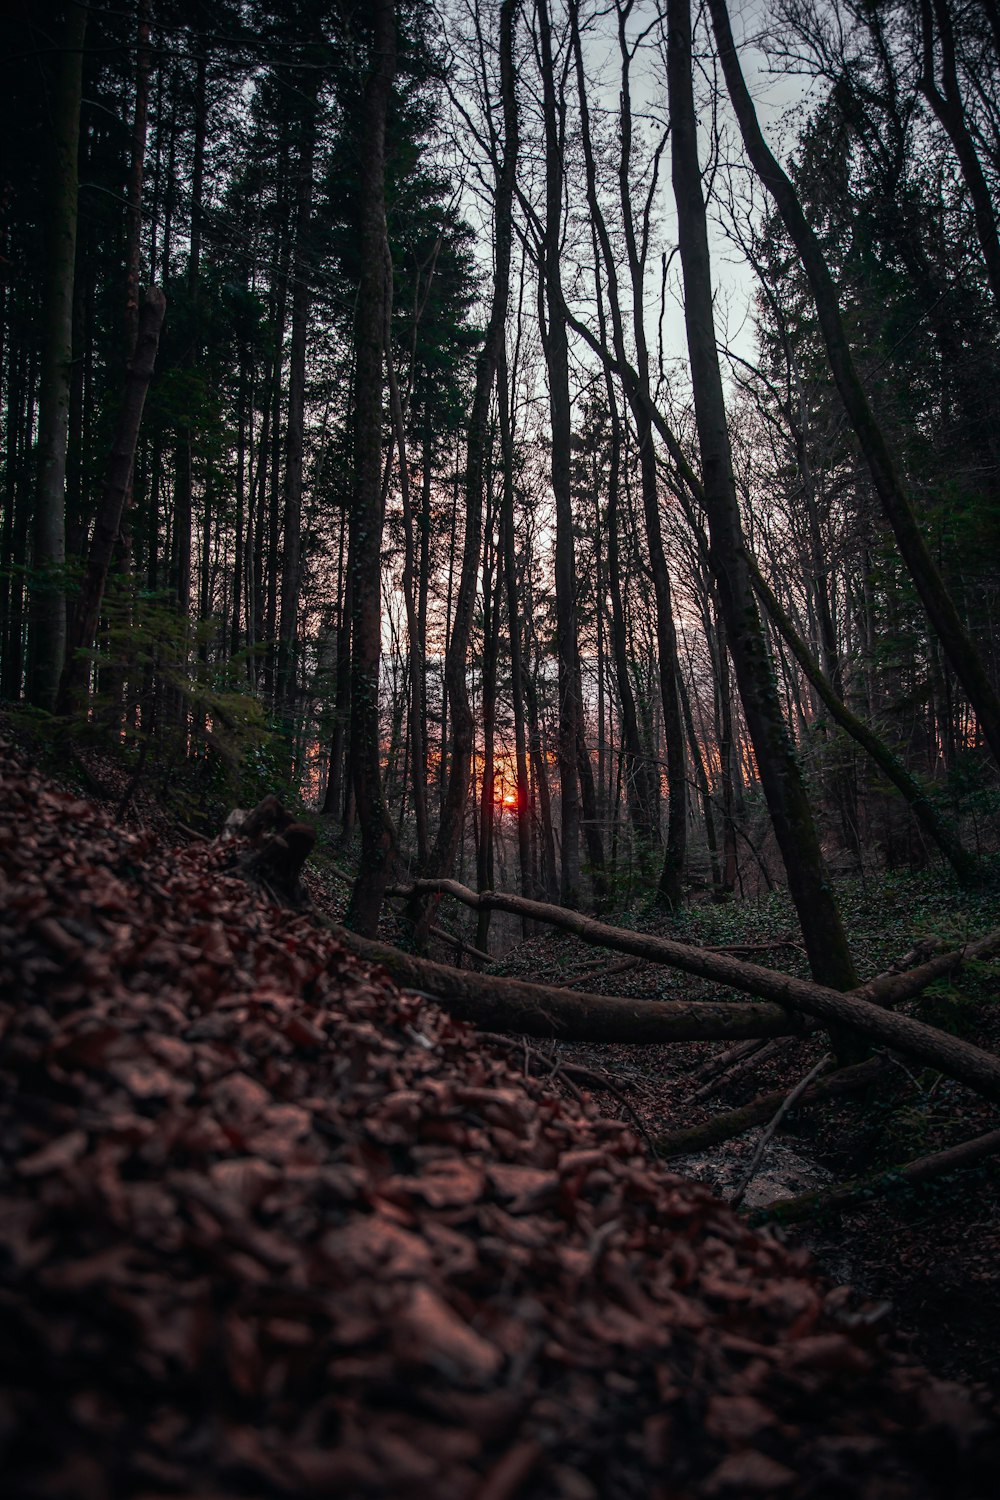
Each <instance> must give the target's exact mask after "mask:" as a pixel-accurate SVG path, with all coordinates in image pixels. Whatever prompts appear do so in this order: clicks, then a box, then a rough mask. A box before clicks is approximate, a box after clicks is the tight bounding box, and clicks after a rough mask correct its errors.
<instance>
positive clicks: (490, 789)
mask: <svg viewBox="0 0 1000 1500" xmlns="http://www.w3.org/2000/svg"><path fill="white" fill-rule="evenodd" d="M492 512H493V506H492V504H491V503H490V502H489V501H488V502H487V515H486V536H487V544H486V548H485V550H484V555H483V586H482V590H483V591H482V599H483V671H482V699H481V705H482V711H481V715H480V717H481V722H482V728H483V777H482V786H481V788H480V797H479V849H478V853H477V859H476V884H477V885H478V887H479V889H480V890H489V889H490V888H491V887H492V885H493V825H494V816H495V813H496V718H497V653H498V650H499V646H500V637H499V603H500V599H499V577H498V573H499V562H498V553H499V552H501V551H502V549H503V521H502V520H501V522H500V538H499V547H494V546H493V543H492V536H493V525H494V518H493V514H492ZM490 916H491V913H490V911H489V908H488V907H480V909H479V916H478V920H477V923H476V946H477V947H478V948H479V949H481V950H483V951H485V952H488V951H489V946H490Z"/></svg>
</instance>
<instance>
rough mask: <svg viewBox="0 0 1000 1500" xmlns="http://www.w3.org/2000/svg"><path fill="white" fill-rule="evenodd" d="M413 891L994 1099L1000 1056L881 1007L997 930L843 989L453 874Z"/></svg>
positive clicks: (978, 951) (978, 948) (975, 949)
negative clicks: (767, 1004)
mask: <svg viewBox="0 0 1000 1500" xmlns="http://www.w3.org/2000/svg"><path fill="white" fill-rule="evenodd" d="M412 889H413V890H414V892H416V893H418V894H419V893H430V892H435V891H437V892H441V893H443V894H447V895H451V896H454V897H455V898H456V899H457V900H459V901H462V902H464V903H465V905H467V906H471V907H474V908H477V909H479V908H488V909H492V910H497V911H508V912H514V913H515V915H520V916H527V917H531V918H533V919H534V920H536V921H540V922H548V923H549V924H550V925H551V926H553V927H561V928H563V929H564V930H566V931H568V932H573V933H575V934H576V936H577V937H579V938H580V939H582V941H583V942H585V943H594V944H596V945H597V946H599V947H603V948H611V949H615V950H617V951H619V952H623V953H632V954H634V955H635V956H636V957H638V958H648V959H651V960H652V961H653V962H655V963H662V964H668V965H670V966H671V967H673V968H676V969H681V970H683V971H684V972H685V973H688V974H697V975H698V976H699V977H700V978H702V979H710V980H713V981H715V982H716V983H717V984H725V985H728V986H729V987H730V988H732V989H737V990H742V991H743V992H744V993H745V994H750V995H757V996H759V997H760V998H762V999H765V1000H772V1001H773V1002H774V1003H775V1004H777V1005H783V1006H786V1007H788V1008H789V1009H790V1010H796V1011H801V1012H802V1013H803V1014H805V1015H807V1016H812V1017H813V1018H814V1019H815V1020H818V1021H823V1022H824V1023H826V1024H827V1025H831V1026H833V1027H845V1026H847V1027H851V1028H853V1029H854V1030H855V1031H857V1032H860V1033H861V1035H862V1036H866V1037H869V1038H870V1039H871V1040H873V1041H876V1042H880V1043H881V1044H882V1045H883V1046H886V1047H891V1048H893V1049H894V1050H896V1051H898V1052H902V1053H904V1054H905V1055H906V1056H908V1057H913V1058H916V1059H917V1061H918V1062H922V1063H926V1064H928V1065H929V1066H930V1067H933V1068H937V1069H938V1071H939V1072H941V1073H946V1074H947V1075H948V1077H949V1078H954V1079H956V1080H957V1081H958V1082H960V1083H964V1084H966V1085H967V1086H968V1087H969V1088H972V1089H975V1090H976V1091H977V1092H978V1093H980V1094H982V1095H983V1096H984V1097H985V1098H987V1099H993V1100H997V1101H1000V1058H997V1057H995V1056H994V1055H993V1054H991V1053H989V1052H985V1051H983V1049H982V1048H981V1047H975V1046H973V1044H972V1043H971V1042H966V1041H964V1040H962V1039H961V1038H960V1037H956V1036H951V1035H950V1034H949V1033H947V1032H943V1031H939V1030H937V1029H936V1028H935V1027H933V1026H927V1025H925V1024H924V1022H922V1021H916V1020H914V1019H913V1018H912V1017H911V1016H898V1015H894V1014H892V1013H891V1012H890V1011H888V1010H885V1009H883V1008H882V1006H883V1005H888V1004H894V1003H897V1001H898V999H899V998H901V997H902V998H908V997H909V996H910V995H911V994H917V993H919V992H920V990H921V989H923V988H924V987H925V986H926V985H927V984H930V983H931V982H932V980H933V979H936V978H939V977H940V976H941V975H942V974H943V973H948V972H950V970H953V969H956V968H958V967H959V965H960V964H961V963H962V962H963V960H964V959H965V958H966V957H968V958H974V957H975V958H980V957H985V956H986V955H987V954H990V953H993V952H994V951H995V950H996V949H997V948H1000V931H998V932H994V933H991V934H990V935H989V936H988V937H986V938H982V939H980V940H979V942H978V943H973V944H970V945H969V947H968V948H966V949H963V950H961V951H958V952H956V953H953V954H940V955H939V956H938V957H936V958H932V959H931V960H929V962H928V963H926V964H922V965H921V966H920V967H919V968H917V969H912V970H910V972H909V973H907V974H889V975H880V976H879V977H878V979H875V980H872V981H871V982H870V983H869V984H867V985H863V986H862V987H861V988H860V989H857V990H852V991H850V993H843V992H841V991H840V990H833V989H830V988H828V987H827V986H826V985H822V984H816V983H814V982H813V981H811V980H807V979H797V978H795V977H794V976H792V975H790V974H782V973H779V972H778V971H776V970H774V969H765V968H763V967H762V966H761V965H760V964H752V963H747V962H746V961H745V960H744V959H738V958H733V957H731V956H729V955H728V954H722V953H709V952H707V951H706V950H705V949H703V948H695V947H693V946H691V945H690V944H687V943H678V942H675V941H674V940H672V939H670V938H662V937H654V936H653V935H652V934H649V933H641V932H629V931H627V930H626V929H625V928H622V927H609V926H608V925H607V924H606V923H604V922H598V921H595V920H594V919H593V918H592V917H588V916H586V915H584V914H583V913H582V912H576V911H570V910H568V909H567V908H566V907H562V906H553V905H551V904H550V903H549V902H546V901H530V900H528V899H527V898H526V897H523V896H512V895H508V894H507V893H506V892H500V891H483V892H481V893H477V892H476V891H472V890H469V888H468V887H467V886H464V885H460V884H459V882H458V881H457V880H418V881H416V882H415V883H414V886H413V887H412ZM501 1029H502V1028H501ZM742 1034H743V1035H748V1033H742ZM771 1034H772V1035H778V1034H780V1033H777V1032H774V1033H771Z"/></svg>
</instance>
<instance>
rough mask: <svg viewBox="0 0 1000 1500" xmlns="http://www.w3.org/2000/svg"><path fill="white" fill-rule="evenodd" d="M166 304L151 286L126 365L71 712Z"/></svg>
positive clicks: (71, 678)
mask: <svg viewBox="0 0 1000 1500" xmlns="http://www.w3.org/2000/svg"><path fill="white" fill-rule="evenodd" d="M166 307H167V304H166V298H165V297H164V295H163V293H162V292H161V291H160V289H159V287H150V288H149V291H148V292H147V293H146V298H145V301H144V303H143V306H142V311H141V313H140V317H139V328H138V334H137V339H136V345H135V353H134V355H133V357H132V361H131V363H130V365H129V370H128V378H127V381H126V385H125V395H124V398H123V401H122V409H121V412H120V414H119V418H118V428H117V431H116V433H115V440H114V444H113V446H112V449H111V457H110V460H109V462H108V467H107V471H106V473H105V476H104V484H103V486H102V488H101V498H100V502H99V505H98V511H97V519H96V521H95V523H94V535H93V539H92V541H91V544H90V552H89V555H88V558H87V568H86V572H85V574H84V578H83V584H82V586H81V589H80V596H79V598H78V600H77V603H76V609H75V610H74V613H73V619H72V624H71V627H70V629H69V632H68V639H67V653H66V664H65V666H64V667H63V672H62V677H61V680H60V683H59V695H58V708H59V712H60V713H70V712H72V710H73V709H74V708H75V707H76V706H77V703H78V700H79V698H80V695H81V692H82V691H83V689H84V687H85V685H86V679H87V672H88V663H87V658H86V656H85V655H84V654H83V653H85V652H86V651H88V650H89V648H90V647H91V646H92V645H93V642H94V638H95V636H96V635H97V627H98V623H99V621H100V615H101V603H102V600H103V598H104V587H105V584H106V583H107V578H108V569H109V568H110V566H111V558H112V556H113V553H114V547H115V542H116V540H117V537H118V531H119V526H120V524H121V519H122V512H123V510H124V507H125V502H126V498H127V496H128V494H129V492H130V490H131V482H132V468H133V464H134V462H135V450H136V444H137V442H138V438H139V425H140V423H141V421H142V411H143V407H144V405H145V402H146V392H147V391H148V389H149V383H150V380H151V379H152V376H153V367H154V365H155V363H156V352H157V349H158V347H159V341H160V330H161V328H162V327H163V318H164V315H165V313H166Z"/></svg>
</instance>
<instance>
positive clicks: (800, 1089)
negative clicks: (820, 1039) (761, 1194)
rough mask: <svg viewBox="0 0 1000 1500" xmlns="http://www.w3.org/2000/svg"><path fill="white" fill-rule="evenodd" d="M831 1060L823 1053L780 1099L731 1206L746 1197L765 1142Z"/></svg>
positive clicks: (765, 1144) (829, 1053) (736, 1205)
mask: <svg viewBox="0 0 1000 1500" xmlns="http://www.w3.org/2000/svg"><path fill="white" fill-rule="evenodd" d="M831 1062H833V1053H832V1052H826V1053H824V1054H823V1056H822V1057H821V1058H820V1060H819V1062H818V1063H817V1064H816V1066H815V1067H813V1068H810V1069H809V1072H808V1073H806V1075H805V1077H803V1078H800V1079H799V1081H798V1083H797V1084H796V1085H795V1087H794V1088H793V1089H792V1091H791V1093H790V1094H789V1095H788V1096H787V1098H785V1099H783V1100H782V1101H781V1104H780V1105H779V1106H778V1109H777V1111H776V1112H775V1114H774V1116H773V1118H772V1119H771V1120H770V1121H769V1122H768V1124H767V1125H765V1127H764V1129H763V1130H762V1131H761V1133H760V1140H759V1141H758V1142H757V1146H756V1149H755V1151H754V1154H753V1157H752V1158H751V1161H750V1165H749V1167H748V1168H747V1170H746V1174H745V1175H744V1178H743V1181H742V1182H741V1183H740V1185H739V1187H738V1188H737V1189H736V1191H735V1193H734V1194H733V1196H732V1198H731V1199H730V1200H729V1201H730V1203H731V1205H732V1207H733V1208H739V1206H740V1204H741V1203H742V1202H743V1199H744V1198H745V1197H746V1191H747V1188H748V1187H749V1186H750V1184H751V1182H753V1180H754V1177H755V1176H756V1173H757V1168H758V1167H759V1166H760V1164H761V1161H762V1160H763V1156H764V1152H765V1151H766V1150H767V1143H768V1141H769V1140H770V1139H771V1137H772V1136H773V1135H774V1132H775V1131H776V1130H777V1128H778V1126H779V1125H780V1124H781V1122H782V1120H783V1119H784V1118H785V1116H786V1115H787V1113H788V1111H789V1110H790V1109H793V1108H794V1107H795V1105H796V1104H797V1103H798V1101H799V1100H800V1099H801V1098H802V1095H803V1094H804V1093H805V1092H806V1090H807V1089H808V1087H809V1085H810V1084H811V1083H815V1081H816V1079H817V1078H818V1077H819V1075H820V1074H821V1073H823V1072H825V1071H826V1069H827V1068H828V1067H829V1066H830V1064H831Z"/></svg>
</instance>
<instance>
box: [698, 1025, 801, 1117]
mask: <svg viewBox="0 0 1000 1500" xmlns="http://www.w3.org/2000/svg"><path fill="white" fill-rule="evenodd" d="M788 1041H789V1038H788V1037H773V1038H772V1039H771V1041H769V1042H757V1043H755V1044H754V1049H753V1051H752V1052H750V1053H748V1054H746V1055H745V1056H744V1057H741V1058H737V1060H736V1062H735V1063H734V1064H733V1066H732V1067H731V1068H723V1069H721V1070H720V1071H719V1072H718V1073H716V1074H715V1076H714V1077H713V1078H711V1079H710V1080H709V1081H708V1083H706V1084H703V1085H702V1087H701V1088H700V1089H698V1090H697V1091H696V1092H695V1093H693V1094H692V1095H691V1103H692V1104H701V1103H702V1101H703V1100H705V1099H710V1098H711V1097H712V1095H713V1094H717V1093H718V1092H719V1090H720V1089H724V1088H728V1087H729V1086H730V1084H732V1083H735V1082H736V1081H737V1079H739V1078H742V1077H743V1074H744V1073H748V1072H749V1071H750V1069H751V1068H757V1067H759V1066H760V1064H761V1063H762V1062H764V1060H765V1059H766V1058H768V1057H771V1056H773V1054H774V1053H775V1051H777V1049H778V1048H779V1047H781V1046H783V1045H784V1044H785V1043H786V1042H788Z"/></svg>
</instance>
